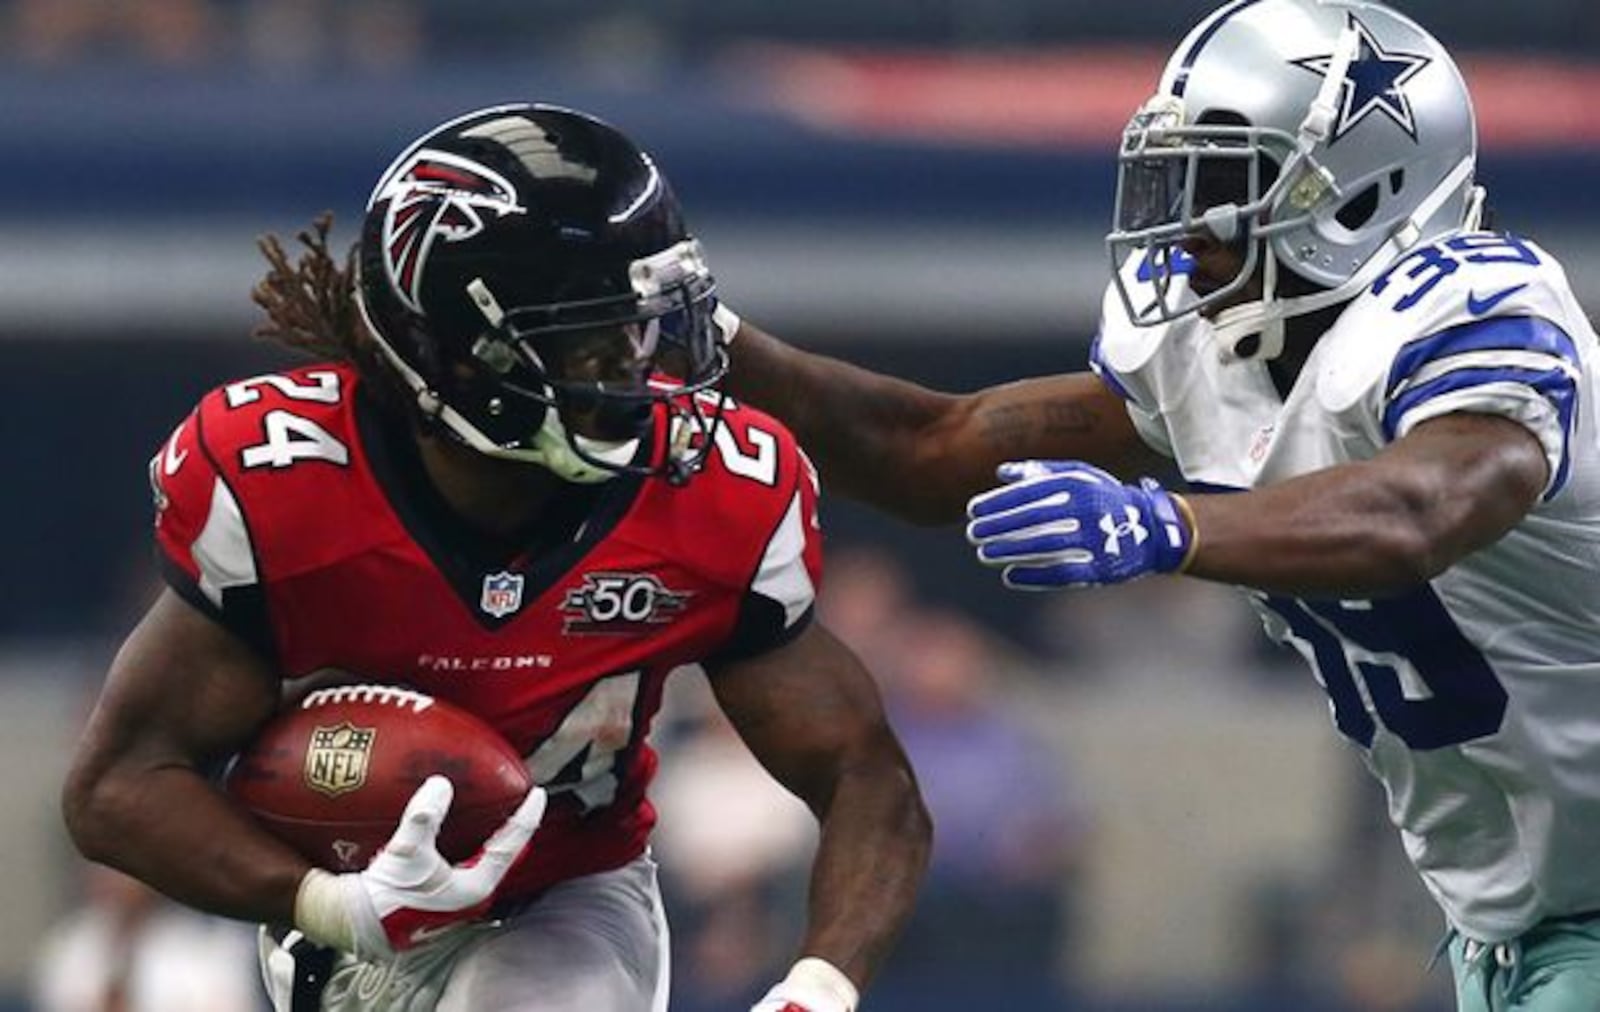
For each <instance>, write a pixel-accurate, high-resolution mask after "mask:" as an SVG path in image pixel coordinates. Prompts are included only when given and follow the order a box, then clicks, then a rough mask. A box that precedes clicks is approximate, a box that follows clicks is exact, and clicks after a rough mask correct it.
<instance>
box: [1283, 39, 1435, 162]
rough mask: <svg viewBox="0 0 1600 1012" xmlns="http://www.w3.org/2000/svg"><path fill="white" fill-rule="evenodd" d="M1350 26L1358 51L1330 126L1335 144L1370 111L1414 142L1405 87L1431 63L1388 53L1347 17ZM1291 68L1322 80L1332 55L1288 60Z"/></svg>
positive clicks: (1413, 118)
mask: <svg viewBox="0 0 1600 1012" xmlns="http://www.w3.org/2000/svg"><path fill="white" fill-rule="evenodd" d="M1350 27H1352V28H1354V29H1355V31H1356V34H1357V35H1358V36H1359V38H1360V48H1359V49H1358V50H1357V52H1356V57H1355V59H1354V60H1351V61H1350V67H1349V69H1348V70H1346V71H1345V80H1344V88H1343V102H1342V104H1341V106H1340V109H1339V122H1338V123H1336V124H1334V128H1333V137H1332V138H1331V139H1330V140H1329V141H1328V143H1329V144H1330V145H1331V144H1335V143H1337V142H1338V140H1339V138H1341V137H1343V136H1344V135H1345V134H1347V133H1349V132H1350V131H1351V130H1352V129H1354V128H1355V127H1356V126H1357V125H1359V124H1360V123H1361V122H1362V121H1363V120H1365V119H1366V118H1367V117H1368V116H1370V115H1371V114H1372V113H1374V112H1381V113H1383V114H1384V115H1385V116H1388V117H1389V118H1390V119H1391V120H1393V121H1394V122H1395V123H1396V124H1397V125H1398V126H1399V127H1400V129H1402V130H1404V131H1405V132H1406V134H1407V136H1409V137H1410V138H1411V139H1412V140H1416V139H1417V120H1416V116H1415V115H1414V114H1413V113H1412V110H1411V98H1410V97H1409V96H1408V95H1407V94H1406V90H1405V86H1406V83H1407V82H1409V81H1410V80H1411V79H1412V78H1414V77H1416V76H1417V75H1418V74H1420V73H1421V72H1422V70H1423V68H1424V67H1426V66H1428V64H1430V63H1432V62H1433V60H1432V59H1431V58H1429V57H1426V56H1423V55H1421V54H1420V53H1402V52H1397V51H1395V52H1392V51H1389V50H1386V49H1384V48H1383V45H1382V43H1380V42H1379V41H1378V39H1377V38H1376V37H1375V36H1374V35H1373V34H1372V30H1371V29H1369V28H1368V27H1367V26H1366V25H1364V24H1362V22H1361V20H1360V19H1359V18H1357V17H1356V16H1355V15H1354V14H1352V15H1350ZM1292 62H1293V63H1294V65H1295V66H1297V67H1300V68H1302V69H1304V70H1309V71H1311V72H1312V73H1314V74H1319V75H1321V76H1323V77H1327V76H1328V71H1329V70H1330V69H1331V64H1332V63H1333V54H1332V53H1328V54H1326V55H1323V56H1310V57H1306V58H1305V59H1303V60H1294V61H1292Z"/></svg>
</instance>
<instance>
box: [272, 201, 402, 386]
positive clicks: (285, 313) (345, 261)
mask: <svg viewBox="0 0 1600 1012" xmlns="http://www.w3.org/2000/svg"><path fill="white" fill-rule="evenodd" d="M332 228H333V212H331V211H324V212H323V213H321V214H319V215H317V217H316V218H315V219H314V220H313V221H312V222H311V227H310V228H307V229H302V230H301V231H300V232H299V233H298V234H297V235H296V236H295V238H296V239H297V240H298V241H299V243H300V245H301V247H303V249H302V250H301V252H300V255H299V257H298V258H297V259H295V260H290V257H289V252H288V251H287V250H286V249H284V246H283V242H282V241H281V240H280V239H279V238H278V237H277V236H276V235H271V234H268V235H265V236H262V237H261V238H260V239H257V240H256V248H258V249H259V250H261V255H262V256H264V257H266V259H267V264H268V269H267V273H266V274H265V275H264V276H263V277H262V278H261V280H260V281H258V282H256V285H255V287H254V288H252V289H251V290H250V299H251V301H253V302H254V303H255V304H256V305H258V306H260V307H261V308H262V310H264V311H265V312H266V314H267V319H266V320H265V321H264V322H262V323H260V324H258V325H257V326H256V327H255V329H254V330H252V331H251V336H252V337H256V338H259V339H261V340H265V341H271V342H273V343H275V344H279V345H282V346H283V347H285V348H289V349H291V350H293V351H299V352H304V353H306V354H308V355H311V356H314V357H316V358H319V359H332V360H334V361H338V362H348V363H350V364H351V365H354V366H356V367H357V368H358V369H360V371H361V372H362V374H363V375H368V376H370V375H374V374H376V373H377V372H379V371H381V370H378V369H374V368H373V367H375V366H377V365H378V364H379V362H378V355H377V353H376V349H375V348H374V347H373V345H372V342H371V341H370V340H368V339H367V337H366V335H365V333H364V330H363V325H362V323H361V314H360V312H359V311H358V310H357V309H356V287H355V285H356V276H355V264H356V248H355V246H354V245H353V244H352V245H351V247H350V249H349V250H348V251H346V253H345V255H344V256H343V257H342V258H340V259H335V257H334V255H333V253H332V252H331V251H330V250H329V247H328V233H329V231H330V230H331V229H332Z"/></svg>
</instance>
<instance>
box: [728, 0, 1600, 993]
mask: <svg viewBox="0 0 1600 1012" xmlns="http://www.w3.org/2000/svg"><path fill="white" fill-rule="evenodd" d="M1476 155H1477V139H1476V130H1475V125H1474V119H1473V112H1472V105H1471V100H1470V98H1469V96H1468V93H1467V90H1466V87H1465V85H1464V83H1463V81H1462V78H1461V75H1460V73H1459V71H1458V70H1457V68H1456V65H1455V63H1454V62H1453V61H1452V59H1451V57H1450V55H1449V54H1448V53H1447V52H1446V51H1445V50H1444V49H1443V47H1442V46H1441V45H1440V44H1439V43H1438V42H1437V41H1436V40H1435V39H1434V38H1433V37H1431V36H1430V35H1429V34H1428V33H1427V32H1426V31H1424V30H1423V29H1422V28H1420V27H1419V26H1417V25H1416V24H1415V23H1413V22H1412V21H1411V20H1409V19H1408V18H1406V17H1405V16H1403V15H1401V14H1399V13H1397V12H1395V11H1394V10H1391V9H1390V8H1388V7H1385V6H1383V5H1381V4H1378V3H1372V2H1363V0H1234V2H1230V3H1228V4H1226V5H1224V6H1222V7H1221V8H1219V9H1218V10H1216V11H1215V12H1214V13H1213V14H1212V15H1211V16H1210V17H1208V18H1206V19H1205V20H1204V21H1203V22H1202V23H1201V24H1199V25H1198V26H1197V27H1196V28H1195V29H1194V30H1193V31H1192V32H1191V33H1190V34H1189V35H1188V37H1187V38H1185V39H1184V40H1183V41H1182V43H1181V44H1180V45H1179V46H1178V48H1177V49H1176V51H1175V52H1174V54H1173V56H1172V58H1171V60H1170V61H1169V62H1168V64H1167V66H1166V69H1165V71H1164V73H1163V74H1162V76H1161V79H1160V83H1159V86H1158V89H1157V93H1156V95H1155V96H1154V97H1153V98H1151V99H1150V100H1149V101H1148V102H1147V103H1146V104H1145V105H1144V106H1143V107H1142V108H1141V109H1140V110H1139V111H1138V113H1137V114H1136V115H1135V116H1134V117H1133V119H1132V121H1131V123H1130V124H1129V126H1128V129H1127V131H1126V133H1125V135H1124V138H1123V143H1122V148H1121V151H1120V154H1119V162H1120V182H1119V187H1118V194H1117V211H1116V221H1115V225H1114V231H1113V232H1112V234H1111V235H1110V236H1109V247H1110V250H1111V253H1112V260H1113V266H1114V270H1113V276H1114V281H1113V284H1112V285H1111V286H1110V287H1109V289H1108V293H1107V296H1106V299H1105V303H1104V309H1103V317H1102V323H1101V330H1100V334H1099V336H1098V338H1097V340H1096V342H1095V346H1094V351H1093V355H1092V361H1093V371H1092V373H1080V374H1075V375H1064V376H1056V377H1050V378H1041V379H1034V380H1027V381H1022V382H1018V383H1014V384H1009V385H1005V386H1000V387H995V388H991V389H988V390H983V391H980V392H978V393H975V394H970V395H966V396H950V395H944V394H939V393H935V392H932V391H929V390H926V389H923V388H921V387H918V386H915V385H913V384H910V383H905V382H902V381H899V380H895V379H891V378H889V377H885V376H880V375H876V374H873V373H870V372H867V371H864V370H861V369H857V368H855V367H853V366H850V365H847V364H845V363H842V362H838V361H836V360H831V359H827V358H824V357H821V356H817V355H812V354H808V353H805V352H802V351H799V350H797V349H795V348H792V347H789V346H787V345H784V344H782V343H780V342H778V341H776V340H775V339H773V338H772V337H770V336H769V335H766V334H763V333H762V332H761V331H759V330H757V329H756V328H754V327H752V326H750V325H749V324H743V325H742V326H741V327H740V329H739V331H738V340H737V342H736V343H735V344H734V380H733V384H732V386H733V389H734V390H735V392H737V393H739V394H742V395H743V396H744V397H745V398H746V399H748V400H751V401H753V402H755V403H757V404H761V405H763V406H765V407H767V408H768V409H770V410H773V411H775V413H777V414H778V415H779V416H781V417H783V418H784V419H785V420H786V421H788V422H789V423H790V425H791V426H792V427H793V428H794V429H795V430H796V432H797V433H798V434H799V436H800V437H801V439H802V440H803V441H804V442H805V444H806V445H807V446H808V447H809V448H810V449H811V451H812V453H813V455H814V457H815V458H816V459H817V461H818V462H819V464H820V465H821V466H822V468H823V470H824V472H825V474H826V475H827V476H828V477H829V478H830V480H831V482H832V487H833V488H834V489H835V490H836V491H840V490H842V491H844V492H845V494H849V495H854V496H856V497H859V498H863V499H866V500H868V501H870V502H873V503H876V504H877V505H879V506H882V507H884V508H886V509H889V510H890V511H892V512H896V513H898V514H900V515H903V516H906V517H908V518H912V519H917V520H921V521H926V522H938V521H943V520H952V519H956V518H958V517H959V516H960V515H961V513H962V506H963V504H965V505H966V515H967V517H968V519H969V523H968V527H967V533H968V537H969V539H970V540H971V541H972V542H973V543H974V544H975V545H976V547H977V552H978V557H979V559H980V560H981V561H982V562H984V563H985V564H988V565H991V566H995V567H998V568H1000V569H1001V570H1002V571H1003V578H1004V580H1005V582H1006V584H1007V585H1008V586H1012V587H1016V588H1021V589H1050V588H1057V587H1088V586H1097V585H1103V584H1112V583H1119V582H1122V581H1126V580H1132V579H1137V578H1139V577H1142V576H1147V575H1150V574H1157V573H1168V574H1176V573H1184V574H1187V575H1189V576H1193V577H1199V578H1202V579H1207V580H1215V581H1222V582H1227V583H1232V584H1236V585H1239V586H1241V587H1243V588H1245V589H1246V591H1247V593H1248V595H1249V597H1250V598H1251V600H1252V602H1253V603H1254V604H1255V606H1256V607H1257V608H1258V609H1259V610H1260V612H1261V615H1262V617H1263V620H1264V623H1265V625H1266V629H1267V632H1268V633H1269V634H1270V635H1272V636H1273V637H1275V638H1277V639H1279V640H1281V641H1284V642H1287V643H1290V644H1292V645H1293V646H1294V647H1295V648H1296V649H1298V650H1299V651H1300V652H1301V653H1302V654H1304V655H1305V657H1306V658H1307V660H1308V661H1309V662H1310V663H1311V665H1312V667H1313V668H1314V669H1315V672H1316V675H1317V677H1318V679H1319V681H1320V682H1321V683H1322V684H1323V686H1324V687H1325V688H1326V689H1327V692H1328V696H1329V698H1330V701H1331V704H1332V711H1333V718H1334V721H1335V723H1336V725H1337V727H1338V729H1339V731H1340V733H1342V734H1343V735H1344V736H1345V737H1346V738H1347V739H1349V741H1350V742H1351V744H1352V745H1353V746H1355V747H1356V748H1357V749H1358V750H1360V752H1361V753H1362V755H1363V757H1364V759H1365V761H1366V763H1367V764H1368V766H1369V767H1370V768H1371V769H1372V771H1373V772H1374V773H1375V774H1376V775H1377V777H1378V778H1379V779H1380V780H1381V781H1382V782H1383V784H1384V786H1385V788H1386V790H1387V792H1388V796H1389V809H1390V814H1391V816H1392V818H1393V821H1394V822H1395V824H1396V826H1397V827H1398V829H1399V830H1400V833H1401V835H1402V838H1403V840H1404V844H1405V848H1406V850H1407V853H1408V854H1409V855H1410V857H1411V860H1412V861H1413V863H1414V864H1415V866H1416V868H1417V870H1418V871H1419V873H1420V874H1421V876H1422V878H1423V880H1424V881H1425V883H1426V884H1427V887H1428V889H1429V890H1430V891H1431V893H1432V894H1433V896H1434V897H1435V899H1436V900H1437V901H1438V904H1439V906H1440V907H1441V908H1442V910H1443V911H1444V914H1445V917H1446V920H1447V923H1448V926H1449V929H1450V932H1451V944H1450V952H1451V956H1452V960H1453V963H1454V967H1455V972H1456V980H1457V993H1458V1000H1459V1004H1460V1007H1461V1009H1463V1010H1473V1012H1477V1010H1490V1009H1493V1010H1500V1009H1511V1008H1515V1009H1519V1010H1533V1009H1537V1010H1540V1012H1557V1010H1559V1012H1568V1010H1571V1012H1578V1010H1587V1012H1593V1010H1594V1009H1597V1008H1600V717H1597V716H1596V715H1597V714H1600V439H1597V436H1600V429H1597V419H1596V415H1595V412H1596V403H1597V399H1600V398H1597V391H1596V388H1595V384H1596V377H1595V369H1596V365H1597V363H1596V355H1597V348H1596V343H1595V342H1596V338H1595V334H1594V331H1593V330H1592V329H1591V327H1590V325H1589V322H1588V321H1587V319H1586V318H1585V316H1584V313H1583V312H1582V310H1581V309H1580V308H1579V306H1578V303H1577V300H1576V299H1575V298H1574V296H1573V294H1572V292H1571V290H1570V288H1569V286H1568V283H1567V280H1566V277H1565V275H1564V273H1563V271H1562V268H1561V266H1560V264H1559V263H1558V262H1557V261H1556V260H1555V258H1554V257H1553V256H1552V255H1551V254H1550V253H1549V252H1547V251H1545V250H1543V249H1541V248H1540V247H1538V246H1537V245H1535V244H1534V243H1532V242H1530V241H1528V240H1527V239H1524V238H1521V237H1519V236H1516V235H1512V234H1507V233H1501V232H1492V231H1487V230H1485V229H1484V227H1483V223H1482V208H1483V199H1484V198H1483V191H1482V190H1481V189H1480V188H1479V187H1478V186H1477V185H1476V183H1475V177H1474V168H1475V159H1476ZM1153 464H1154V465H1156V466H1160V467H1162V468H1164V470H1165V473H1169V474H1171V473H1175V474H1176V476H1177V477H1178V478H1179V479H1181V481H1182V482H1183V484H1184V485H1185V486H1186V491H1185V494H1183V495H1181V496H1180V495H1179V494H1176V493H1174V492H1171V491H1168V490H1167V489H1166V488H1164V487H1162V485H1160V484H1158V483H1157V482H1155V481H1153V480H1150V479H1142V480H1141V479H1139V478H1138V476H1139V475H1140V474H1142V473H1146V471H1147V469H1150V468H1151V467H1152V466H1153ZM997 466H998V468H999V475H1000V477H1001V479H1002V481H1003V482H1004V484H1003V485H1002V486H1001V487H999V488H997V489H993V490H990V491H987V492H982V493H981V494H978V495H976V496H975V497H973V498H971V501H970V503H967V499H968V497H969V496H970V495H972V493H974V492H978V491H979V490H981V489H983V488H985V487H986V486H988V485H990V484H992V475H993V473H994V469H995V468H996V467H997Z"/></svg>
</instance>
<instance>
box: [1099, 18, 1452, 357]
mask: <svg viewBox="0 0 1600 1012" xmlns="http://www.w3.org/2000/svg"><path fill="white" fill-rule="evenodd" d="M1476 158H1477V127H1476V125H1475V122H1474V118H1473V112H1472V101H1471V98H1470V96H1469V95H1468V94H1467V88H1466V84H1465V82H1464V81H1463V80H1462V77H1461V73H1460V71H1459V70H1458V69H1457V68H1456V65H1455V62H1454V61H1453V60H1452V59H1451V58H1450V55H1449V53H1447V52H1446V51H1445V50H1444V47H1443V46H1441V45H1440V44H1439V42H1438V41H1437V40H1436V39H1434V38H1433V36H1431V35H1429V34H1428V33H1427V32H1426V31H1424V30H1423V29H1422V28H1421V27H1419V26H1418V25H1417V24H1416V23H1415V22H1413V21H1411V20H1410V19H1409V18H1407V17H1405V16H1404V15H1402V14H1400V13H1398V12H1396V11H1394V10H1392V9H1390V8H1389V7H1386V6H1384V5H1383V4H1380V3H1375V2H1370V0H1233V2H1231V3H1228V4H1227V5H1225V6H1223V7H1222V8H1220V9H1218V10H1217V11H1216V12H1214V13H1213V14H1211V15H1210V16H1209V17H1208V18H1206V19H1205V20H1204V21H1202V22H1201V23H1200V24H1199V25H1198V26H1196V27H1195V29H1194V30H1193V31H1191V32H1190V33H1189V35H1188V37H1187V38H1185V39H1184V40H1183V42H1182V43H1181V44H1180V45H1179V46H1178V48H1177V51H1176V52H1174V53H1173V55H1172V58H1171V60H1169V61H1168V63H1167V66H1166V70H1165V72H1164V73H1163V74H1162V77H1161V84H1160V88H1159V90H1158V92H1157V94H1156V95H1155V96H1154V97H1153V98H1151V99H1150V100H1149V101H1148V102H1146V103H1145V105H1144V106H1143V107H1142V108H1141V109H1140V110H1139V112H1138V113H1137V114H1136V115H1135V116H1134V117H1133V120H1132V121H1131V122H1130V123H1129V124H1128V128H1127V130H1126V131H1125V132H1124V134H1123V139H1122V149H1121V153H1120V157H1119V162H1120V172H1119V176H1118V184H1117V205H1116V218H1115V223H1114V230H1113V231H1112V232H1111V234H1110V235H1109V236H1108V237H1107V244H1108V246H1109V249H1110V252H1111V257H1112V261H1113V274H1114V276H1115V278H1116V283H1117V287H1118V289H1119V291H1120V292H1121V295H1122V299H1123V302H1124V304H1125V306H1126V307H1127V311H1128V314H1129V316H1130V317H1131V318H1132V319H1133V321H1134V322H1135V323H1137V324H1139V325H1141V326H1149V325H1155V324H1160V323H1167V322H1171V321H1173V320H1176V319H1178V318H1180V317H1183V316H1186V315H1188V314H1190V313H1195V312H1198V311H1200V310H1202V309H1206V308H1208V307H1215V306H1217V305H1218V304H1219V303H1221V302H1222V301H1223V300H1227V299H1230V298H1231V297H1232V296H1234V295H1235V294H1236V293H1237V292H1239V290H1240V289H1242V288H1244V286H1245V285H1246V284H1248V283H1249V281H1250V280H1251V278H1252V277H1253V276H1255V275H1256V273H1257V271H1258V269H1259V272H1260V275H1261V279H1262V288H1263V297H1262V298H1261V299H1260V300H1259V301H1254V302H1248V303H1245V304H1242V305H1236V306H1230V307H1228V308H1226V309H1222V310H1220V311H1217V312H1216V313H1215V315H1214V317H1213V319H1212V323H1213V325H1214V330H1215V332H1216V336H1217V338H1218V340H1219V341H1220V343H1221V345H1222V355H1223V357H1224V358H1225V359H1240V358H1256V357H1263V358H1270V357H1272V356H1275V355H1276V354H1278V352H1279V351H1281V350H1282V344H1283V321H1284V320H1285V319H1287V318H1290V317H1293V316H1299V315H1301V314H1304V313H1308V312H1313V311H1315V310H1318V309H1322V308H1324V307H1327V306H1331V305H1335V304H1337V303H1339V302H1342V301H1345V300H1347V299H1349V298H1351V297H1352V296H1354V295H1355V294H1356V293H1357V292H1359V291H1360V290H1361V289H1362V288H1363V287H1365V286H1366V285H1368V284H1371V283H1372V282H1373V281H1374V280H1375V279H1376V277H1377V276H1378V275H1379V274H1380V273H1381V272H1382V270H1383V269H1384V268H1385V267H1386V266H1388V265H1389V264H1391V263H1393V261H1394V260H1395V258H1396V257H1397V256H1398V255H1399V254H1400V253H1402V252H1403V251H1405V250H1406V249H1408V248H1410V247H1412V246H1415V245H1416V244H1418V243H1420V242H1423V241H1425V240H1428V239H1432V238H1435V237H1437V236H1439V235H1441V234H1443V233H1446V232H1450V231H1453V230H1456V229H1459V228H1461V227H1463V226H1470V227H1476V219H1477V218H1478V216H1479V214H1480V212H1481V206H1482V199H1483V195H1482V191H1481V190H1479V189H1478V188H1477V187H1475V186H1474V184H1473V173H1474V167H1475V163H1476ZM1197 236H1201V237H1205V238H1208V239H1212V240H1215V241H1218V242H1223V243H1229V244H1236V246H1237V248H1239V249H1240V251H1241V254H1242V255H1243V258H1244V264H1243V266H1242V268H1241V269H1240V271H1239V273H1238V275H1237V276H1235V277H1234V278H1233V279H1231V280H1230V281H1228V282H1227V283H1225V284H1223V285H1222V286H1221V287H1218V288H1215V289H1214V290H1209V291H1204V292H1201V291H1195V290H1193V289H1191V288H1190V286H1189V285H1188V284H1187V283H1182V282H1181V280H1180V279H1181V278H1182V276H1183V275H1184V274H1185V273H1187V272H1188V270H1189V264H1188V263H1187V257H1186V255H1185V254H1184V252H1183V249H1182V247H1183V244H1184V242H1185V240H1186V239H1190V238H1192V237H1197ZM1131 257H1140V258H1142V259H1140V260H1139V261H1138V263H1139V265H1140V266H1139V269H1138V271H1137V275H1138V277H1139V278H1140V279H1141V280H1148V281H1150V282H1152V290H1153V299H1152V297H1151V294H1150V291H1147V290H1146V289H1145V288H1144V286H1143V285H1139V286H1138V290H1137V291H1135V290H1134V284H1133V283H1130V281H1129V279H1128V278H1127V277H1125V275H1124V273H1123V270H1122V268H1123V267H1124V266H1125V265H1126V264H1127V263H1128V261H1129V259H1130V258H1131ZM1284 271H1289V272H1292V273H1293V274H1295V275H1298V276H1299V277H1300V278H1301V279H1303V280H1304V281H1306V282H1309V283H1310V284H1308V285H1298V286H1293V287H1294V288H1295V289H1296V291H1295V292H1294V294H1293V296H1292V297H1282V296H1283V295H1284V293H1283V292H1282V289H1283V288H1284V287H1285V286H1284V284H1283V280H1284V279H1283V276H1282V275H1283V272H1284ZM1213 280H1214V279H1213ZM1307 289H1311V290H1312V294H1306V293H1305V292H1306V290H1307Z"/></svg>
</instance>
